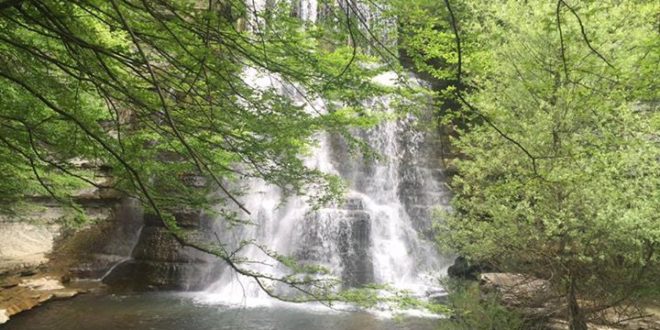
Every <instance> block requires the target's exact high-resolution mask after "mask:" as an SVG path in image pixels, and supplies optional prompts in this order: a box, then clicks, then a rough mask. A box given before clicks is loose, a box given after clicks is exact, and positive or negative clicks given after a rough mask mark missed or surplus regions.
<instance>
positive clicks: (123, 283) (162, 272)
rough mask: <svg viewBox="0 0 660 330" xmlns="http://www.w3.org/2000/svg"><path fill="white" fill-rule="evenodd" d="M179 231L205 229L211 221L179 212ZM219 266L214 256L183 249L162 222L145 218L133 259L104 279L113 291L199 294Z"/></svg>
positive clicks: (198, 214)
mask: <svg viewBox="0 0 660 330" xmlns="http://www.w3.org/2000/svg"><path fill="white" fill-rule="evenodd" d="M175 218H176V220H177V223H178V224H179V226H180V227H182V228H186V229H195V230H199V229H202V226H204V224H206V223H207V222H208V221H209V220H208V219H205V218H204V217H202V215H201V212H198V211H183V210H181V211H178V212H175ZM218 267H219V262H218V259H217V258H216V257H214V256H211V255H208V254H206V253H203V252H200V251H198V250H195V249H193V248H190V247H185V246H182V245H181V244H180V243H179V242H178V241H177V240H176V239H175V238H174V236H173V235H172V234H171V233H170V232H169V231H168V230H167V229H166V228H165V227H164V226H163V224H162V222H161V221H160V219H159V218H157V217H156V216H154V215H146V216H145V221H144V228H143V229H142V230H141V232H140V237H139V239H138V242H137V244H136V245H135V248H134V249H133V251H132V255H131V259H130V260H127V261H126V262H124V263H122V264H121V265H119V266H118V267H116V268H115V269H114V270H113V271H112V273H111V274H109V275H108V276H107V277H106V278H104V283H106V284H108V285H111V286H113V287H118V288H123V289H131V290H154V289H168V290H200V289H202V288H204V287H206V286H207V285H208V284H210V283H211V282H212V280H213V279H215V277H216V276H215V274H216V272H217V271H218Z"/></svg>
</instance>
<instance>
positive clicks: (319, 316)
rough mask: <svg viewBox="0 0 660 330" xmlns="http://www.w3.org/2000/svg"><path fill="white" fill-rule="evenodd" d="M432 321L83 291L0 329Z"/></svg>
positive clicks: (383, 326) (272, 329)
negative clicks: (86, 293) (228, 305)
mask: <svg viewBox="0 0 660 330" xmlns="http://www.w3.org/2000/svg"><path fill="white" fill-rule="evenodd" d="M437 322H438V320H437V319H428V318H413V317H396V318H383V317H378V316H375V315H374V314H371V313H366V312H337V311H332V310H330V309H324V308H318V307H314V308H307V307H305V306H274V307H253V308H245V307H226V306H218V305H209V304H201V303H197V302H196V301H195V299H193V297H192V296H191V295H186V294H176V293H146V294H130V295H112V294H89V295H82V296H79V297H76V298H74V299H70V300H63V301H55V302H50V303H47V304H45V305H44V306H41V307H38V308H36V309H34V310H32V311H28V312H24V313H22V314H20V315H16V316H15V317H14V318H12V319H11V320H10V321H9V322H8V323H7V324H5V325H4V326H0V329H2V330H5V329H6V330H9V329H12V330H104V329H122V330H130V329H141V330H142V329H158V330H188V329H190V330H203V329H232V330H240V329H255V330H304V329H313V330H372V329H373V330H394V329H402V330H413V329H414V330H431V329H435V327H436V326H437Z"/></svg>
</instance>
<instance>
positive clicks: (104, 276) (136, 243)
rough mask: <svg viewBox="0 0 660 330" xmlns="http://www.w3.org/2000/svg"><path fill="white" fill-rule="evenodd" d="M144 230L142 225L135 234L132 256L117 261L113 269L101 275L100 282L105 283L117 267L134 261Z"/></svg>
mask: <svg viewBox="0 0 660 330" xmlns="http://www.w3.org/2000/svg"><path fill="white" fill-rule="evenodd" d="M142 229H144V225H141V226H140V228H139V229H138V230H137V233H136V234H135V237H136V239H135V242H134V243H133V247H131V249H130V251H131V252H130V254H129V255H128V256H127V257H125V258H123V259H121V260H119V261H117V263H115V264H114V265H112V267H110V268H109V269H108V270H107V271H106V272H105V273H104V274H103V275H101V277H99V278H98V280H99V281H101V282H103V280H105V279H106V278H107V277H108V276H109V275H110V274H112V272H113V271H115V269H116V268H117V267H119V266H121V265H123V264H125V263H127V262H129V261H131V260H133V252H134V251H135V248H136V247H137V246H138V244H139V243H140V240H139V238H140V235H142Z"/></svg>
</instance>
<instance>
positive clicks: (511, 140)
mask: <svg viewBox="0 0 660 330" xmlns="http://www.w3.org/2000/svg"><path fill="white" fill-rule="evenodd" d="M421 3H422V4H421V5H420V7H419V9H418V10H420V11H422V12H424V13H431V12H433V11H435V12H436V13H440V14H442V15H444V17H445V19H444V20H441V19H437V18H436V16H430V17H432V18H430V19H429V20H428V22H426V21H425V22H423V23H418V26H419V28H418V30H419V31H421V32H419V33H413V37H412V38H411V41H410V43H411V45H412V47H411V48H410V49H412V50H413V55H414V56H413V59H414V60H415V61H416V62H417V63H419V64H418V67H420V68H421V69H422V70H426V71H427V72H430V74H431V75H432V76H434V77H436V78H437V79H443V80H445V81H447V82H448V83H447V88H446V89H445V90H443V91H442V92H443V95H444V97H446V98H450V99H451V100H452V101H454V102H456V103H457V104H459V109H458V111H457V112H455V113H454V114H453V115H449V116H445V120H446V123H448V124H449V125H453V126H454V127H456V130H457V132H458V133H457V135H458V138H457V139H455V147H456V148H457V149H458V150H459V151H460V153H461V157H460V159H459V160H458V161H457V162H456V165H457V168H458V175H457V176H456V177H454V179H453V182H452V187H453V192H454V193H455V196H454V200H453V212H451V215H450V217H449V218H448V219H447V220H446V222H445V223H442V224H441V225H440V227H441V228H442V230H441V231H440V233H441V234H440V236H439V240H440V241H441V242H442V243H443V244H445V245H447V246H450V247H451V248H452V249H454V250H455V251H458V252H459V253H461V254H463V255H465V256H468V257H470V258H472V260H474V261H480V262H486V263H490V264H491V265H494V266H495V267H496V268H497V269H500V270H503V271H511V272H520V273H524V274H530V275H536V276H538V277H541V278H544V279H548V280H550V282H551V284H552V286H553V293H555V294H556V295H557V296H558V297H563V298H564V300H562V301H563V302H564V303H565V304H567V306H568V311H567V314H568V315H569V316H570V318H571V322H572V325H571V329H586V325H585V320H586V319H596V318H597V317H598V316H599V312H602V311H603V310H604V309H607V308H609V307H612V306H615V305H622V304H623V305H627V306H630V305H635V304H637V303H642V302H643V301H645V300H644V297H649V296H651V297H653V296H654V297H657V294H658V289H659V287H658V281H657V279H658V276H660V255H659V251H660V219H659V218H658V215H659V214H660V209H659V208H660V203H658V201H660V195H659V194H660V189H658V188H659V187H660V145H659V143H658V132H660V112H658V100H659V97H660V95H659V94H658V92H659V90H660V89H659V86H658V84H659V81H658V78H657V68H658V63H660V44H659V40H660V38H658V31H657V27H658V21H657V13H658V11H657V10H658V7H657V4H656V3H654V2H652V1H605V2H603V1H599V2H580V3H577V2H570V1H563V0H559V1H556V2H541V1H526V2H520V1H493V2H489V3H483V2H477V1H474V2H471V1H462V2H458V1H451V2H450V1H446V2H445V6H444V8H438V6H429V5H428V4H426V7H425V6H424V3H423V2H421ZM452 5H454V7H452ZM417 16H423V15H421V14H418V15H417ZM429 41H430V42H429ZM438 63H440V65H438ZM434 64H435V65H434ZM576 297H579V299H581V300H582V301H583V302H582V303H579V302H578V298H576ZM584 300H587V301H588V302H584Z"/></svg>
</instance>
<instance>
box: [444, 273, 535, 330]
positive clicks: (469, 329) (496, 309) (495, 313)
mask: <svg viewBox="0 0 660 330" xmlns="http://www.w3.org/2000/svg"><path fill="white" fill-rule="evenodd" d="M445 286H446V287H447V289H448V291H449V295H448V298H447V299H448V301H447V305H448V307H449V308H450V309H451V311H452V313H451V317H450V319H449V320H448V321H444V322H442V323H441V325H440V327H439V329H442V330H480V329H483V330H517V329H518V330H522V329H528V330H529V329H532V328H531V327H530V325H529V324H525V323H524V322H523V318H522V317H521V316H520V315H518V314H516V312H515V311H512V310H508V309H507V308H506V307H504V306H502V305H500V304H499V298H498V297H497V296H494V295H488V296H484V295H483V294H482V293H481V292H480V290H479V285H478V284H477V283H475V282H460V281H455V282H454V281H452V282H447V283H445Z"/></svg>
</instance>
